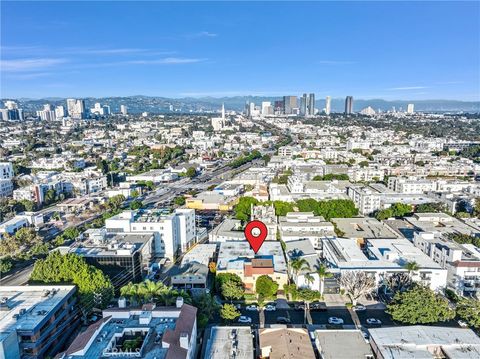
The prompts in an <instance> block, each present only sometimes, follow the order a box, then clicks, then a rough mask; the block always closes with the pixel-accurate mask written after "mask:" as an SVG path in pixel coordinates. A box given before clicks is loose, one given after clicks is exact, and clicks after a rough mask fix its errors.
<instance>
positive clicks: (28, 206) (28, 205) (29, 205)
mask: <svg viewBox="0 0 480 359" xmlns="http://www.w3.org/2000/svg"><path fill="white" fill-rule="evenodd" d="M19 203H20V204H21V205H22V206H23V210H25V211H27V212H32V211H34V210H35V209H36V208H37V205H36V204H35V202H32V201H29V200H28V199H22V200H21V201H20V202H19ZM20 212H21V211H20Z"/></svg>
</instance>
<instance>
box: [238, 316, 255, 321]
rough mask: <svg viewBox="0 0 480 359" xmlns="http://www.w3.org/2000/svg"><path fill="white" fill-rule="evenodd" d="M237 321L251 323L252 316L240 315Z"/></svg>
mask: <svg viewBox="0 0 480 359" xmlns="http://www.w3.org/2000/svg"><path fill="white" fill-rule="evenodd" d="M238 322H239V323H251V322H252V318H250V317H247V316H246V315H241V316H240V318H238Z"/></svg>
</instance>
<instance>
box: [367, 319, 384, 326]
mask: <svg viewBox="0 0 480 359" xmlns="http://www.w3.org/2000/svg"><path fill="white" fill-rule="evenodd" d="M367 324H368V325H382V321H381V320H380V319H376V318H368V319H367Z"/></svg>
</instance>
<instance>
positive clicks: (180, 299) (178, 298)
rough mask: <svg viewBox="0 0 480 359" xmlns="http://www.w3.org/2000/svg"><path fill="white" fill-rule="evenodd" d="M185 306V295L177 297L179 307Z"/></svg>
mask: <svg viewBox="0 0 480 359" xmlns="http://www.w3.org/2000/svg"><path fill="white" fill-rule="evenodd" d="M182 306H183V297H177V308H181V307H182Z"/></svg>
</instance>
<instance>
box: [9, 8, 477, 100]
mask: <svg viewBox="0 0 480 359" xmlns="http://www.w3.org/2000/svg"><path fill="white" fill-rule="evenodd" d="M136 5H137V6H134V5H133V3H130V2H121V3H111V2H108V3H88V4H85V3H72V2H69V3H58V2H52V3H46V2H33V3H28V2H20V3H12V2H2V5H1V6H2V35H1V36H2V37H1V40H2V41H1V42H2V62H1V71H2V80H1V94H0V95H1V96H0V97H2V98H25V97H27V98H44V97H108V96H132V95H138V94H141V95H146V96H164V97H171V98H182V97H203V96H213V97H223V96H227V97H228V96H236V95H260V96H262V95H263V96H284V95H289V94H295V95H299V96H300V95H301V94H302V93H304V92H305V91H308V92H309V93H315V96H316V97H317V98H325V97H326V96H331V97H332V98H339V97H345V96H346V95H353V96H354V98H364V99H372V98H381V99H385V100H412V101H413V100H426V99H452V100H464V101H476V100H478V99H479V98H480V90H479V89H480V80H479V78H480V69H479V66H478V63H479V62H480V58H479V53H480V46H479V43H480V41H479V31H478V24H479V15H478V14H479V11H478V10H479V4H478V3H473V2H464V3H451V2H442V3H397V2H394V3H391V2H375V3H374V4H373V3H361V4H360V3H356V2H342V3H338V4H337V3H335V4H334V3H300V4H293V3H271V2H267V3H248V4H245V3H233V4H232V3H228V4H226V3H212V4H211V6H209V7H208V9H206V8H202V6H201V4H194V3H184V2H182V3H179V4H172V3H144V4H142V6H138V4H136ZM92 13H96V14H97V16H91V14H92ZM64 14H69V16H68V17H67V16H64ZM322 14H323V15H325V14H328V16H322ZM385 14H395V17H389V16H385ZM287 16H288V18H287ZM39 18H41V19H42V21H41V22H38V21H37V20H35V19H39ZM132 18H141V19H142V21H141V22H140V23H138V24H137V25H136V27H135V28H132V27H131V26H128V24H129V21H131V20H129V19H132ZM49 19H51V20H49ZM319 19H320V21H319ZM340 22H341V24H342V26H338V23H340ZM447 22H448V24H449V26H445V23H447ZM259 23H263V24H265V25H268V26H262V29H263V31H262V32H259V31H258V28H257V26H253V25H254V24H259ZM285 23H287V24H289V26H285ZM78 24H83V25H82V26H77V25H78ZM85 24H88V26H90V27H92V28H95V29H97V31H94V32H92V31H84V29H85V27H84V26H85ZM313 24H315V26H313ZM407 24H408V26H406V25H407ZM249 25H252V26H249ZM380 28H381V29H382V31H381V32H379V31H378V30H379V29H380ZM82 29H83V30H82ZM239 29H241V30H242V31H238V30H239ZM93 34H94V36H92V35H93ZM302 38H308V39H309V40H312V39H314V40H315V41H314V42H315V43H316V44H317V45H316V46H314V47H310V48H308V51H306V49H305V44H304V42H303V40H302V41H300V40H299V39H302ZM47 39H48V40H47ZM460 53H461V54H462V55H461V56H459V54H460ZM279 74H280V75H281V76H278V75H279ZM224 79H228V83H227V81H225V80H224Z"/></svg>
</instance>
